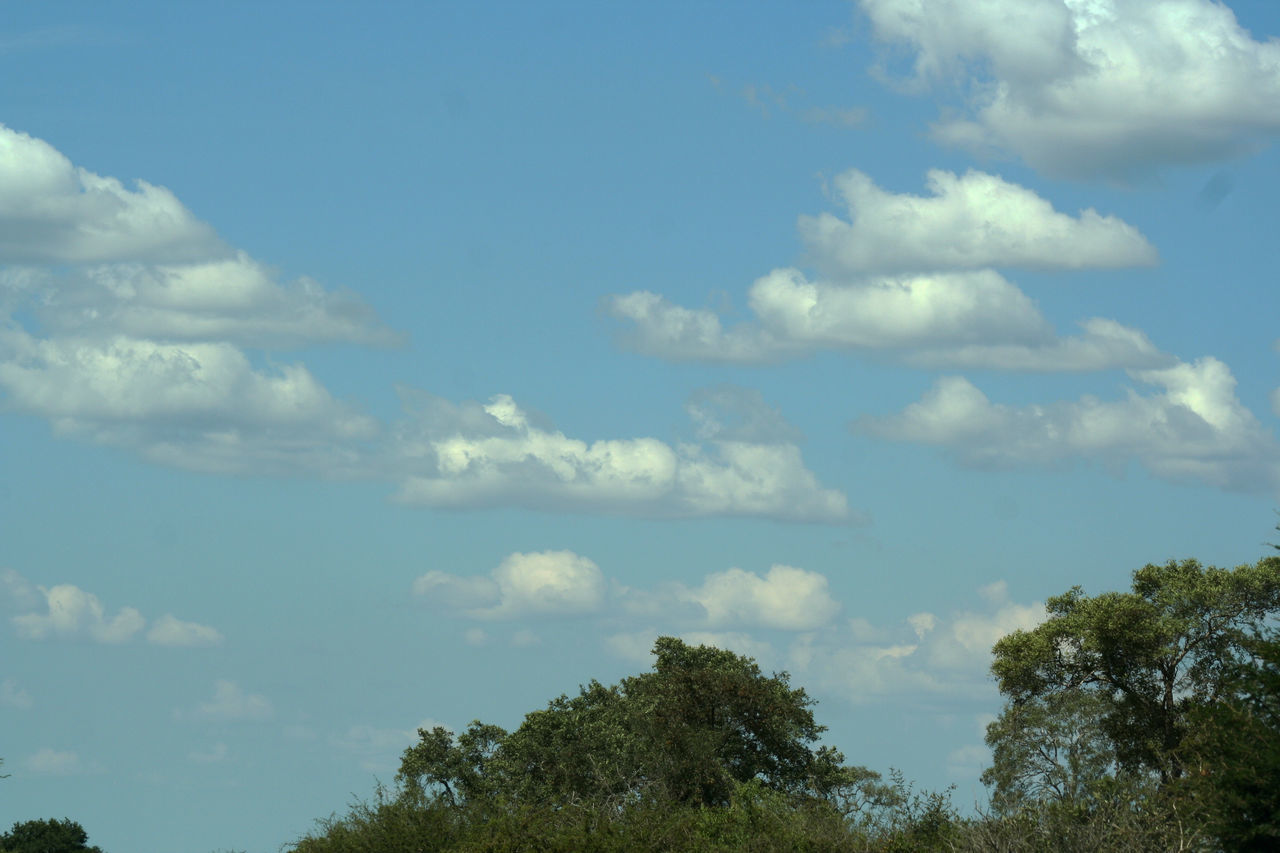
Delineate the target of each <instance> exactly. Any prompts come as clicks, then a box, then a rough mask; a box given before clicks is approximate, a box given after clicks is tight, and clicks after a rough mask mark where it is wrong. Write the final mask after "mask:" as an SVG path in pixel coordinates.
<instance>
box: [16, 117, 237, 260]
mask: <svg viewBox="0 0 1280 853" xmlns="http://www.w3.org/2000/svg"><path fill="white" fill-rule="evenodd" d="M225 252H226V247H225V246H224V245H223V244H222V243H221V241H219V240H218V238H217V235H216V234H214V232H213V229H212V228H210V227H209V226H208V225H206V224H204V223H203V222H200V221H199V220H197V219H196V218H195V217H194V216H192V215H191V213H190V211H188V210H187V209H186V208H185V207H183V206H182V204H181V203H180V202H179V201H178V200H177V198H175V197H174V195H173V193H171V192H169V191H168V190H167V189H165V188H164V187H157V186H153V185H151V184H148V183H146V182H145V181H138V183H137V189H136V190H128V189H126V188H125V187H124V185H123V184H121V183H120V182H119V181H118V180H116V179H115V178H104V177H102V176H100V175H95V174H94V173H92V172H90V171H87V170H85V169H81V168H77V167H76V166H73V165H72V163H71V161H70V160H68V159H67V158H66V157H64V156H63V155H62V154H61V153H59V152H58V151H57V150H56V149H55V148H54V147H53V146H51V145H49V144H48V143H47V142H44V141H43V140H40V139H35V138H33V137H31V136H28V135H27V134H25V133H19V132H18V131H15V130H11V129H9V128H8V127H5V126H4V125H0V263H55V264H60V263H72V264H82V263H95V262H102V261H127V260H140V259H146V260H155V261H186V260H194V259H197V258H206V257H211V256H218V255H222V254H225Z"/></svg>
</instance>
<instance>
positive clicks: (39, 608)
mask: <svg viewBox="0 0 1280 853" xmlns="http://www.w3.org/2000/svg"><path fill="white" fill-rule="evenodd" d="M2 577H3V579H4V581H5V585H6V586H7V587H8V588H9V590H10V597H11V599H12V603H13V605H15V609H17V610H19V611H22V612H19V613H18V614H17V615H16V616H14V617H13V625H14V628H15V629H16V630H17V632H18V635H19V636H21V637H24V638H26V639H30V640H43V639H46V638H48V637H88V638H89V639H92V640H95V641H97V642H99V643H123V642H126V641H128V640H131V639H133V638H134V637H135V636H137V635H138V633H139V632H141V631H142V630H143V629H144V628H145V627H146V624H147V620H146V619H144V618H143V617H142V614H141V613H139V612H138V610H137V609H136V608H133V607H122V608H120V609H119V610H118V611H116V614H115V615H114V616H111V617H108V615H107V611H106V608H104V607H103V606H102V602H101V601H99V599H98V597H97V596H96V595H94V594H93V593H90V592H86V591H84V590H83V589H81V588H80V587H78V586H75V585H73V584H58V585H56V586H53V587H43V586H39V587H37V586H32V585H31V584H29V583H28V582H27V581H26V579H25V578H23V577H22V576H21V575H19V574H18V573H17V572H15V571H13V570H11V569H10V570H8V571H6V572H5V573H4V574H3V576H2ZM146 638H147V641H148V642H150V643H152V644H154V645H161V646H206V645H216V644H217V643H220V642H222V634H221V633H220V632H219V631H217V630H216V629H214V628H210V627H208V626H207V625H199V624H197V623H195V622H183V621H182V620H180V619H178V618H176V617H175V616H173V615H172V614H168V613H166V614H165V615H164V616H162V617H160V618H159V619H157V620H156V621H155V622H153V623H152V625H151V630H150V631H148V632H147V634H146Z"/></svg>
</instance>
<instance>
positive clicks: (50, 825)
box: [0, 818, 102, 853]
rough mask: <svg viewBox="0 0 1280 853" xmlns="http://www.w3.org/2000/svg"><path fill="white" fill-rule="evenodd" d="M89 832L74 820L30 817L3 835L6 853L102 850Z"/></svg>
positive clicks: (0, 847) (0, 838)
mask: <svg viewBox="0 0 1280 853" xmlns="http://www.w3.org/2000/svg"><path fill="white" fill-rule="evenodd" d="M88 843H89V834H88V833H87V832H85V831H84V827H82V826H81V825H80V824H78V823H76V822H75V821H73V820H69V819H67V818H63V819H62V820H55V819H53V818H49V819H48V820H29V821H26V822H25V823H15V824H14V825H13V828H12V829H10V830H9V831H8V832H7V833H5V834H4V835H0V850H2V851H4V853H102V850H101V849H100V848H98V847H90V846H88Z"/></svg>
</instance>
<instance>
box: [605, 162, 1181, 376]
mask: <svg viewBox="0 0 1280 853" xmlns="http://www.w3.org/2000/svg"><path fill="white" fill-rule="evenodd" d="M928 183H929V188H930V190H931V192H932V196H931V197H929V198H924V197H920V196H913V195H906V194H902V195H899V194H895V193H890V192H887V191H885V190H883V189H881V188H879V187H877V186H876V185H875V184H874V183H873V182H872V181H871V179H870V178H869V177H868V176H867V175H865V174H863V173H862V172H859V171H856V170H851V171H849V172H846V173H844V174H843V175H841V176H840V177H838V178H837V179H836V182H835V184H836V189H837V191H838V192H839V194H840V195H841V197H842V198H843V200H844V201H845V203H846V205H847V206H848V209H849V221H847V222H846V221H844V220H842V219H839V218H838V217H836V216H834V215H832V214H829V213H824V214H821V215H819V216H802V217H800V221H799V230H800V235H801V238H802V239H803V240H804V242H805V244H806V246H807V247H808V254H809V256H810V259H811V260H812V261H813V263H814V264H815V265H816V267H817V268H818V269H819V271H820V272H821V273H822V276H821V277H820V278H818V279H810V278H809V277H808V276H806V275H805V273H803V272H801V271H800V270H799V269H796V268H792V267H787V268H781V269H775V270H773V271H772V272H770V273H769V274H767V275H765V276H762V277H760V278H759V279H757V280H756V281H755V282H754V283H753V284H752V285H751V288H750V290H749V291H748V293H747V305H748V307H749V309H750V311H751V314H752V319H751V320H749V321H747V322H743V323H738V324H737V325H733V326H729V327H726V326H725V325H724V324H723V323H722V322H721V318H720V315H719V314H717V313H716V312H715V311H712V310H709V309H692V308H685V307H683V306H680V305H676V304H674V303H672V302H671V301H670V300H668V299H667V298H666V297H664V296H661V295H659V294H656V293H652V292H650V291H644V290H641V291H635V292H632V293H628V294H622V295H614V296H611V297H609V298H608V299H607V300H606V301H605V303H604V309H605V311H606V312H608V313H609V314H610V315H611V316H613V317H615V318H616V319H619V320H622V321H624V322H626V323H628V324H629V328H628V329H626V331H624V332H623V334H622V335H621V336H620V340H621V342H622V344H623V345H624V346H626V347H628V348H630V349H633V350H635V351H637V352H640V353H643V354H645V355H651V356H656V357H658V358H662V359H666V360H668V361H677V362H678V361H709V362H721V363H730V364H764V363H770V362H778V361H783V360H786V359H790V358H796V357H800V356H804V355H808V354H810V353H813V352H816V351H819V350H829V349H837V350H855V351H863V352H868V353H875V354H884V355H887V356H889V357H891V358H894V359H897V360H901V361H904V362H906V363H908V364H914V365H918V366H923V367H982V368H990V369H997V370H1026V371H1083V370H1106V369H1113V368H1154V367H1163V366H1166V365H1168V364H1169V363H1170V362H1171V361H1172V359H1171V358H1170V357H1169V356H1167V355H1165V354H1164V353H1161V352H1160V351H1159V350H1158V349H1157V348H1156V347H1155V346H1154V345H1152V343H1151V341H1150V340H1148V339H1147V337H1146V335H1144V334H1143V333H1142V332H1141V331H1139V330H1137V329H1133V328H1130V327H1127V326H1124V325H1122V324H1120V323H1118V322H1116V321H1115V320H1110V319H1106V318H1102V317H1092V318H1088V319H1086V320H1084V321H1083V322H1082V323H1081V325H1082V326H1083V327H1084V334H1083V335H1081V336H1067V337H1062V336H1059V335H1058V334H1057V333H1056V332H1055V331H1054V329H1053V327H1052V326H1051V325H1050V323H1049V322H1048V321H1047V320H1046V319H1045V318H1044V316H1043V315H1042V314H1041V313H1040V310H1039V308H1037V307H1036V304H1035V302H1034V301H1033V300H1032V299H1031V298H1030V297H1028V296H1027V295H1026V294H1025V293H1023V292H1022V291H1021V290H1020V289H1019V288H1018V287H1017V286H1016V285H1014V284H1013V283H1012V282H1010V281H1009V280H1007V279H1006V278H1005V277H1004V276H1002V275H1001V274H1000V273H999V272H996V270H995V269H994V268H995V267H1021V268H1029V269H1040V270H1064V269H1082V268H1114V267H1132V266H1148V265H1151V264H1154V263H1155V262H1156V261H1157V255H1156V251H1155V249H1154V248H1153V247H1152V246H1151V244H1150V243H1149V242H1147V240H1146V238H1145V237H1143V236H1142V234H1140V233H1139V232H1138V231H1137V229H1135V228H1134V227H1133V226H1131V225H1129V224H1127V223H1125V222H1123V221H1121V220H1120V219H1118V218H1116V217H1114V216H1102V215H1101V214H1099V213H1098V212H1097V211H1095V210H1093V209H1092V208H1091V209H1088V210H1085V211H1082V212H1081V213H1080V214H1079V216H1077V217H1071V216H1068V215H1066V214H1063V213H1059V212H1058V211H1056V210H1054V209H1053V206H1052V205H1051V204H1050V203H1049V202H1048V201H1046V200H1045V199H1043V198H1041V197H1040V196H1038V195H1037V194H1036V193H1034V192H1032V191H1031V190H1029V189H1026V188H1025V187H1021V186H1018V185H1016V184H1012V183H1009V182H1008V181H1005V180H1004V179H1002V178H1000V177H997V176H994V175H989V174H986V173H984V172H976V171H969V172H967V173H966V174H964V175H962V176H956V175H955V174H953V173H951V172H944V171H940V170H934V171H932V172H930V173H929V178H928Z"/></svg>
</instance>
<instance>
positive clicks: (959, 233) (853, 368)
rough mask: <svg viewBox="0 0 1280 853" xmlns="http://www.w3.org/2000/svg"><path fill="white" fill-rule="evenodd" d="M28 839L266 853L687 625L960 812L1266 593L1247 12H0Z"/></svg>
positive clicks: (1253, 8)
mask: <svg viewBox="0 0 1280 853" xmlns="http://www.w3.org/2000/svg"><path fill="white" fill-rule="evenodd" d="M0 9H3V14H0V21H2V22H3V23H0V758H3V760H4V766H3V768H2V770H3V771H4V772H7V773H9V774H11V775H10V777H9V778H8V779H4V780H2V781H0V824H2V825H3V826H4V827H6V828H7V827H8V826H9V825H10V824H12V823H13V822H14V821H19V820H28V819H35V818H44V817H64V816H65V817H70V818H72V819H74V820H77V821H79V822H80V823H82V824H83V825H84V827H85V828H86V829H87V830H88V832H89V835H90V840H91V842H92V843H97V844H99V845H101V846H102V847H103V849H105V850H107V851H108V853H113V851H124V850H129V851H134V852H135V853H209V851H213V850H245V851H271V850H276V849H279V847H280V845H281V844H284V843H287V842H289V841H291V840H293V839H296V838H297V837H298V836H299V835H300V834H302V833H304V832H306V831H308V830H309V829H310V828H312V826H313V821H314V820H315V819H316V818H321V817H324V816H327V815H329V814H330V813H332V812H335V811H338V812H340V811H342V810H343V809H344V808H345V806H346V805H347V804H348V803H349V802H350V801H351V800H352V798H353V797H365V796H368V795H370V794H371V793H372V792H373V790H374V787H375V784H376V783H377V781H378V780H381V781H382V782H391V781H392V780H393V778H394V774H395V771H396V768H397V766H398V758H399V755H400V753H401V751H402V750H403V749H404V748H405V747H406V746H408V745H409V744H411V743H412V742H413V740H414V738H415V734H414V733H415V730H416V728H417V727H419V726H428V727H429V726H432V725H444V726H447V727H450V728H452V729H454V730H460V729H462V728H463V727H465V726H466V725H467V724H468V723H469V722H470V721H471V720H473V719H481V720H484V721H486V722H492V723H496V724H499V725H502V726H505V727H507V728H514V727H515V726H517V725H518V724H519V722H520V719H521V718H522V716H523V714H525V713H526V712H528V711H532V710H535V709H537V708H539V707H542V706H544V705H545V703H546V702H547V701H548V700H550V699H552V698H553V697H555V696H558V695H560V694H561V693H566V692H567V693H573V692H575V691H576V690H577V688H578V686H579V685H580V684H585V683H586V682H588V681H590V680H591V679H593V678H594V679H598V680H600V681H602V682H605V683H612V682H614V681H617V680H618V679H620V678H622V677H624V676H626V675H630V674H634V673H637V672H640V671H643V670H645V669H647V668H648V667H649V665H650V662H651V657H650V656H649V654H648V650H649V649H650V648H651V647H652V644H653V640H654V639H655V638H656V637H657V636H660V635H664V634H667V635H675V636H680V637H683V638H685V639H686V640H688V641H690V642H698V643H711V644H715V645H718V646H721V647H724V648H729V649H732V650H733V651H735V652H739V653H742V654H746V655H750V656H753V657H755V658H756V659H757V660H758V661H759V663H760V664H761V666H762V667H763V668H764V669H765V670H766V671H771V672H772V671H786V672H789V673H790V674H791V678H792V680H793V683H794V684H796V685H798V686H802V687H804V688H805V689H806V690H807V691H808V693H809V694H810V695H811V696H812V697H813V698H814V699H816V700H817V702H818V704H817V705H816V707H815V713H816V715H817V718H818V720H819V722H821V723H823V724H825V725H827V726H828V727H829V730H828V732H827V735H826V739H827V741H826V742H828V743H831V744H833V745H835V746H837V747H839V748H840V749H841V750H842V751H843V752H844V753H845V755H846V758H847V760H848V761H849V762H851V763H854V764H860V765H865V766H867V767H870V768H872V769H875V770H878V771H880V772H887V771H888V770H889V769H890V768H899V769H901V770H902V771H903V772H904V774H905V775H906V776H907V778H909V779H912V780H915V781H916V782H917V783H918V784H919V785H923V786H925V787H936V788H941V787H945V786H947V785H951V784H954V785H955V786H956V788H955V799H956V801H957V803H958V804H959V805H961V806H966V805H972V804H973V803H975V802H978V801H980V800H981V799H982V797H983V796H984V792H983V789H982V786H981V784H980V783H979V781H978V777H979V775H980V773H981V770H982V767H983V766H984V763H985V762H987V761H988V759H989V754H988V752H987V750H986V748H985V747H984V746H983V741H982V736H983V731H984V727H985V725H986V723H987V722H989V721H990V720H991V719H992V718H993V715H995V714H997V713H999V710H1000V705H1001V701H1000V696H999V694H998V692H997V691H996V689H995V686H994V684H993V682H992V680H991V678H990V677H989V675H988V672H987V670H988V667H989V665H990V647H991V645H992V643H993V642H994V641H995V640H996V639H997V638H998V637H1000V636H1001V635H1002V634H1003V633H1006V632H1008V631H1011V630H1015V629H1018V628H1030V627H1032V626H1034V625H1035V624H1037V623H1038V621H1039V620H1040V619H1042V618H1043V616H1044V612H1043V602H1044V601H1045V599H1046V598H1048V597H1049V596H1053V595H1057V594H1060V593H1062V592H1064V591H1066V590H1067V589H1069V588H1070V587H1072V586H1074V585H1080V586H1082V587H1084V589H1085V591H1086V592H1087V593H1090V594H1093V593H1098V592H1103V591H1107V590H1114V589H1124V588H1126V587H1127V585H1128V582H1129V576H1130V573H1131V572H1132V571H1133V570H1135V569H1137V568H1140V567H1141V566H1143V565H1145V564H1147V563H1152V562H1165V561H1167V560H1170V559H1185V558H1196V559H1199V560H1201V561H1202V562H1204V563H1206V564H1214V565H1221V566H1234V565H1239V564H1242V563H1251V562H1254V561H1256V560H1257V559H1259V558H1260V557H1261V556H1263V555H1264V554H1265V553H1266V551H1267V547H1266V544H1265V543H1267V542H1268V541H1272V540H1273V539H1274V538H1275V537H1276V536H1277V534H1276V533H1275V531H1274V530H1273V529H1272V528H1273V527H1274V525H1275V522H1276V520H1277V519H1276V516H1275V514H1274V513H1275V509H1276V507H1277V506H1278V505H1280V500H1278V494H1280V444H1278V443H1277V438H1276V426H1277V418H1278V417H1280V387H1278V386H1280V379H1278V378H1277V377H1278V374H1277V358H1280V351H1278V346H1280V343H1278V341H1277V334H1278V333H1277V329H1276V322H1275V321H1276V316H1277V310H1276V309H1277V307H1278V304H1277V303H1278V300H1277V298H1276V296H1275V280H1274V277H1275V270H1276V268H1277V261H1278V260H1280V249H1278V248H1277V244H1276V243H1275V241H1274V239H1273V233H1274V231H1275V222H1276V214H1277V209H1278V207H1277V198H1278V197H1280V155H1278V154H1277V150H1276V147H1275V144H1274V143H1275V138H1276V137H1277V136H1278V135H1280V40H1278V39H1277V36H1280V6H1277V5H1276V4H1274V3H1272V2H1270V0H1252V2H1245V0H1235V2H1232V3H1231V4H1230V5H1223V4H1221V3H1216V2H1211V0H1141V1H1140V0H985V2H983V3H978V4H975V3H972V2H969V0H965V2H962V0H855V2H843V0H841V2H836V0H815V2H812V3H802V4H796V3H781V2H754V3H747V4H732V5H731V4H722V3H711V2H681V3H669V2H657V3H654V2H649V3H631V2H618V3H611V4H597V3H583V2H547V3H538V4H518V3H465V4H464V3H436V4H423V3H393V2H385V3H378V4H354V3H336V2H307V3H302V2H290V1H289V0H278V1H277V2H271V3H249V2H226V3H218V4H172V3H161V2H138V1H137V0H133V2H128V3H123V2H114V1H113V0H108V2H92V3H90V2H81V3H77V2H65V3H58V4H34V3H17V2H2V3H0Z"/></svg>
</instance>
